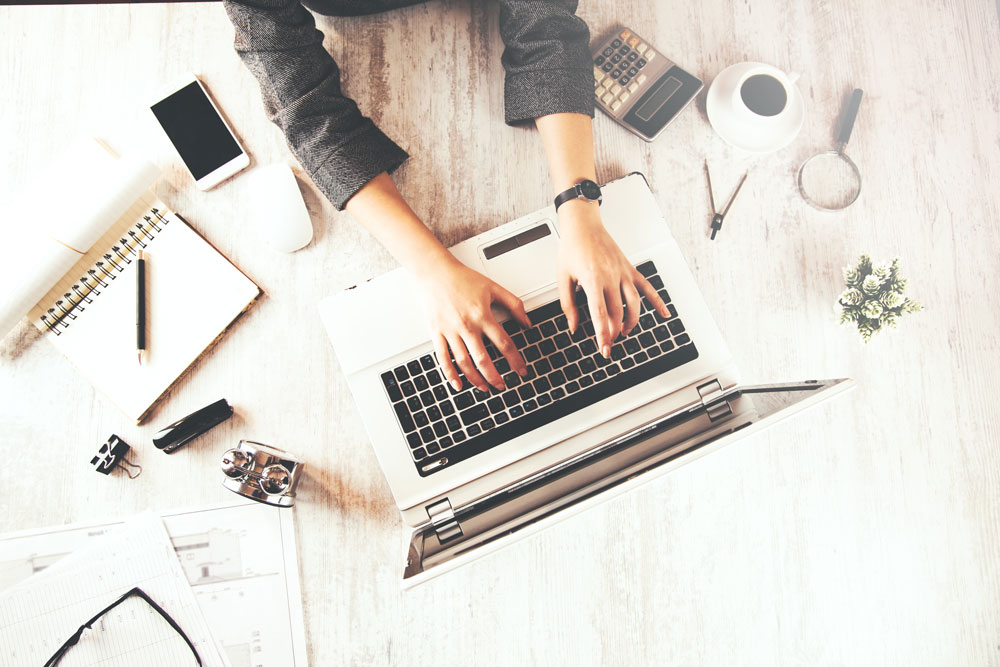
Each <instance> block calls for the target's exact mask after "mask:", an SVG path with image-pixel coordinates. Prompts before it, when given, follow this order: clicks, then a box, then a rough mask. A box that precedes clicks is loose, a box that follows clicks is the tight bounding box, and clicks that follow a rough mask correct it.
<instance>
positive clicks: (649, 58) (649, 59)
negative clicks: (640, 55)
mask: <svg viewBox="0 0 1000 667" xmlns="http://www.w3.org/2000/svg"><path fill="white" fill-rule="evenodd" d="M655 57H656V53H655V52H653V49H649V50H648V51H646V62H647V63H648V62H652V60H653V58H655Z"/></svg>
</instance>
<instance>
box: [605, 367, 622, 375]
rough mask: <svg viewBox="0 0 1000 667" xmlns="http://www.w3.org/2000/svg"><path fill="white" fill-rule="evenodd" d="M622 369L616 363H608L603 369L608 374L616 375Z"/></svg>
mask: <svg viewBox="0 0 1000 667" xmlns="http://www.w3.org/2000/svg"><path fill="white" fill-rule="evenodd" d="M621 370H622V369H620V368H618V364H608V367H607V368H605V369H604V372H606V373H607V374H608V375H618V373H620V372H621Z"/></svg>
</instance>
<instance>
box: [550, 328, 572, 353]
mask: <svg viewBox="0 0 1000 667" xmlns="http://www.w3.org/2000/svg"><path fill="white" fill-rule="evenodd" d="M552 341H553V342H554V343H555V344H556V347H558V348H560V349H563V348H567V347H569V334H567V333H565V332H561V333H558V334H556V337H555V338H553V339H552Z"/></svg>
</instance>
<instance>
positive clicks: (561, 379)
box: [549, 371, 566, 387]
mask: <svg viewBox="0 0 1000 667" xmlns="http://www.w3.org/2000/svg"><path fill="white" fill-rule="evenodd" d="M549 382H551V383H552V386H553V387H558V386H559V385H561V384H566V376H565V375H563V372H562V371H556V372H555V373H552V374H551V375H549Z"/></svg>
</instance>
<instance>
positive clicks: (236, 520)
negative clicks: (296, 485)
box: [0, 502, 307, 667]
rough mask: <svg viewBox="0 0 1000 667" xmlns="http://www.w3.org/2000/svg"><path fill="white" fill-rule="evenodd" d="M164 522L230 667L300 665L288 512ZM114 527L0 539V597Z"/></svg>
mask: <svg viewBox="0 0 1000 667" xmlns="http://www.w3.org/2000/svg"><path fill="white" fill-rule="evenodd" d="M162 519H163V524H164V525H165V527H166V529H167V533H168V534H169V535H170V539H171V541H172V543H173V546H174V548H175V550H176V554H177V560H178V561H179V562H180V565H181V568H182V570H183V572H184V574H185V575H186V578H187V580H188V582H189V583H190V585H191V589H192V590H193V592H194V596H195V599H196V600H197V601H198V604H199V606H200V608H201V609H202V611H203V612H204V614H205V617H206V621H207V622H208V625H209V628H210V629H211V631H212V633H213V635H214V636H215V639H216V642H217V644H218V645H219V646H220V648H221V650H222V652H223V653H224V655H225V656H226V657H227V658H228V659H229V662H230V663H231V664H232V665H233V667H270V666H272V665H274V666H279V667H284V666H294V667H305V666H306V665H307V662H306V644H305V630H304V625H303V618H302V603H301V592H300V590H301V589H300V586H299V579H298V565H297V554H296V550H295V531H294V525H293V521H292V519H293V514H292V512H291V511H290V510H288V509H278V508H274V507H269V506H267V505H262V504H260V503H254V502H246V503H242V504H237V505H225V506H215V507H209V508H203V509H194V510H186V511H179V512H169V513H165V514H163V515H162ZM118 525H121V522H114V523H104V524H91V525H76V526H59V527H55V528H50V529H46V530H41V531H31V532H28V533H20V534H15V535H10V536H0V596H2V595H3V593H2V591H3V590H5V589H6V588H7V587H9V586H11V585H13V584H15V583H17V582H18V581H20V580H22V579H24V578H26V577H28V576H31V575H32V574H33V573H37V572H40V571H42V570H44V569H45V568H47V567H49V566H50V565H52V564H53V563H55V562H57V561H59V560H60V559H61V558H62V557H63V556H65V555H66V554H68V553H70V552H72V551H74V550H75V549H77V548H79V547H80V546H82V545H83V544H85V543H87V542H88V541H91V540H93V539H95V538H99V537H100V536H102V535H104V534H106V533H108V532H109V531H110V530H113V529H114V527H115V526H118ZM0 653H2V652H0Z"/></svg>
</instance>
